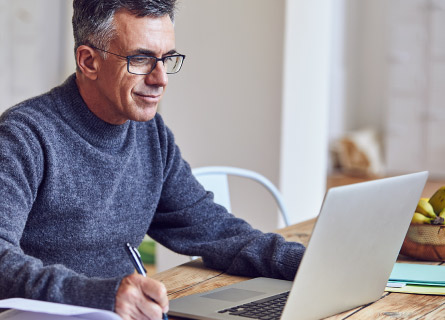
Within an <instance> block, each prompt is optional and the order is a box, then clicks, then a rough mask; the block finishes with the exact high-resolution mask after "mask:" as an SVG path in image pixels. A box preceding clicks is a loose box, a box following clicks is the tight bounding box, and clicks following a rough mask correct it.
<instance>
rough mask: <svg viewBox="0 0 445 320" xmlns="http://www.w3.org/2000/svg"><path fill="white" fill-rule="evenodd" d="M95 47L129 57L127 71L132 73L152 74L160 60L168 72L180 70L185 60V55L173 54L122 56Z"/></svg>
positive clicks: (125, 57)
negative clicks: (160, 56) (159, 56)
mask: <svg viewBox="0 0 445 320" xmlns="http://www.w3.org/2000/svg"><path fill="white" fill-rule="evenodd" d="M90 47H91V48H93V49H96V50H99V51H103V52H106V53H109V54H112V55H115V56H118V57H121V58H124V59H127V71H128V72H129V73H132V74H139V75H147V74H150V73H151V72H152V71H153V70H154V69H155V68H156V65H157V63H158V61H162V64H163V65H164V67H165V70H166V72H167V73H168V74H173V73H177V72H179V70H181V67H182V63H183V62H184V59H185V55H183V54H173V55H170V56H165V57H162V58H157V57H151V56H145V55H133V56H121V55H120V54H117V53H113V52H109V51H106V50H103V49H99V48H96V47H94V46H90Z"/></svg>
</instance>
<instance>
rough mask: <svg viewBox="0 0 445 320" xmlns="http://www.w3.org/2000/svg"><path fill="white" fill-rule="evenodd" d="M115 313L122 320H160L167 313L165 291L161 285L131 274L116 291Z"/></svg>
mask: <svg viewBox="0 0 445 320" xmlns="http://www.w3.org/2000/svg"><path fill="white" fill-rule="evenodd" d="M115 311H116V313H117V314H119V315H120V316H121V317H122V319H124V320H134V319H138V320H139V319H150V320H159V319H162V313H163V312H164V313H166V312H167V311H168V298H167V290H166V289H165V286H164V284H163V283H161V282H159V281H156V280H153V279H150V278H145V277H143V276H141V275H139V274H132V275H129V276H127V277H125V278H124V279H122V282H121V284H120V286H119V288H118V289H117V293H116V305H115Z"/></svg>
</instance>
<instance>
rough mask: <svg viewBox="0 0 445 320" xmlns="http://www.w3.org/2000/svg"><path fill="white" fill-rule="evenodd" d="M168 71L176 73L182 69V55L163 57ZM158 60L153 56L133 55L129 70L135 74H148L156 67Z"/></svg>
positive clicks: (130, 59)
mask: <svg viewBox="0 0 445 320" xmlns="http://www.w3.org/2000/svg"><path fill="white" fill-rule="evenodd" d="M163 61H164V68H165V70H166V72H167V73H176V72H178V71H179V70H180V69H181V66H182V62H183V57H182V56H179V55H178V56H168V57H165V58H164V59H163ZM156 63H157V60H156V58H153V57H146V56H133V57H131V58H129V63H128V71H129V72H131V73H134V74H148V73H150V72H151V71H152V70H153V69H154V68H155V67H156Z"/></svg>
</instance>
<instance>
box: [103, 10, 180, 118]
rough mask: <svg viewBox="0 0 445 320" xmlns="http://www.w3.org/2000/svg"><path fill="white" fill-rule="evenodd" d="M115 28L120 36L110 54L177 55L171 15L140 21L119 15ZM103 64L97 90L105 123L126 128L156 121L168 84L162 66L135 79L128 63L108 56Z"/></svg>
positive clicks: (125, 13)
mask: <svg viewBox="0 0 445 320" xmlns="http://www.w3.org/2000/svg"><path fill="white" fill-rule="evenodd" d="M114 24H115V28H116V33H117V36H116V37H115V39H114V40H113V41H111V43H110V47H109V49H108V51H110V52H113V53H117V54H120V55H122V56H130V55H136V54H139V55H140V54H142V55H149V56H154V57H158V58H161V57H163V56H166V55H170V54H172V53H176V51H175V35H174V29H173V23H172V21H171V20H170V17H169V16H168V15H166V16H163V17H158V18H152V17H136V16H134V15H131V14H130V13H128V12H127V11H119V12H117V13H116V14H115V16H114ZM99 61H100V62H99V63H100V67H99V72H98V79H97V80H98V81H97V89H98V90H99V95H98V97H99V99H100V100H101V101H97V102H98V103H99V104H101V107H102V108H104V109H103V110H104V111H105V112H106V117H105V119H103V120H105V121H107V122H109V123H112V124H122V123H124V122H126V121H127V120H135V121H148V120H151V119H153V117H154V116H155V115H156V111H157V107H158V104H159V101H160V100H161V97H162V95H163V94H164V91H165V88H166V86H167V82H168V78H167V74H166V72H165V69H164V66H163V64H162V62H158V63H157V65H156V68H155V69H154V70H153V71H152V72H151V73H150V74H148V75H135V74H130V73H128V71H127V61H126V59H123V58H120V57H117V56H114V55H111V54H108V55H107V58H106V59H105V60H102V59H99Z"/></svg>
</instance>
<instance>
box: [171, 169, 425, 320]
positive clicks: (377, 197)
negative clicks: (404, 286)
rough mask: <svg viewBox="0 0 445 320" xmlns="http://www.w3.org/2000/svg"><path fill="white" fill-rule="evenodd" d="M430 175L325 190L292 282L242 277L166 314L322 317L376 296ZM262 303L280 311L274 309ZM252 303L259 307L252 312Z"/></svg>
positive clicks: (236, 319)
mask: <svg viewBox="0 0 445 320" xmlns="http://www.w3.org/2000/svg"><path fill="white" fill-rule="evenodd" d="M427 177H428V172H426V171H424V172H418V173H412V174H407V175H402V176H397V177H391V178H384V179H378V180H373V181H368V182H362V183H356V184H352V185H346V186H340V187H334V188H330V189H329V190H328V192H327V193H326V195H325V198H324V201H323V205H322V207H321V210H320V213H319V215H318V218H317V221H316V223H315V226H314V229H313V231H312V235H311V238H310V240H309V244H308V246H307V248H306V251H305V253H304V255H303V259H302V261H301V264H300V266H299V268H298V272H297V274H296V276H295V279H294V281H293V282H291V281H285V280H277V279H270V278H254V279H251V280H247V281H242V282H239V283H236V284H233V285H229V286H225V287H222V288H218V289H215V290H212V291H209V292H205V293H199V294H194V295H190V296H186V297H182V298H178V299H174V300H171V301H170V311H169V314H170V315H172V316H179V317H184V318H192V319H232V320H243V319H255V317H257V319H284V320H291V319H292V320H295V319H321V318H324V317H328V316H331V315H334V314H337V313H340V312H343V311H347V310H350V309H353V308H356V307H358V306H362V305H366V304H369V303H372V302H374V301H376V300H378V299H379V298H380V297H381V296H382V294H383V292H384V289H385V286H386V283H387V281H388V278H389V276H390V274H391V271H392V268H393V266H394V263H395V262H396V260H397V256H398V253H399V250H400V248H401V246H402V243H403V240H404V237H405V235H406V232H407V230H408V227H409V224H410V221H411V218H412V216H413V213H414V210H415V208H416V205H417V202H418V200H419V199H420V197H421V193H422V190H423V188H424V186H425V183H426V180H427ZM264 305H274V306H275V307H274V308H273V309H276V310H279V309H280V308H281V311H277V313H278V314H274V313H273V312H272V311H269V310H265V309H264ZM256 306H260V309H259V310H260V311H258V312H256V311H251V310H250V308H252V307H253V308H255V307H256ZM280 306H281V307H280ZM283 308H284V310H283ZM261 310H263V311H261ZM246 314H247V317H246ZM256 314H259V315H256Z"/></svg>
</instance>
